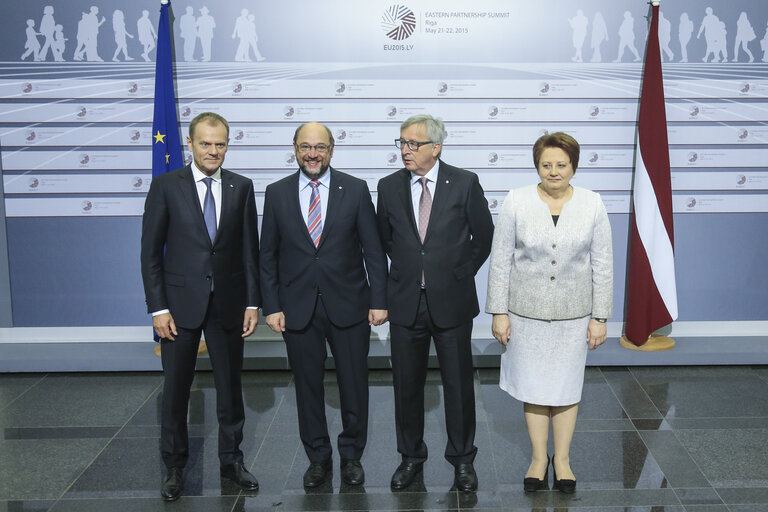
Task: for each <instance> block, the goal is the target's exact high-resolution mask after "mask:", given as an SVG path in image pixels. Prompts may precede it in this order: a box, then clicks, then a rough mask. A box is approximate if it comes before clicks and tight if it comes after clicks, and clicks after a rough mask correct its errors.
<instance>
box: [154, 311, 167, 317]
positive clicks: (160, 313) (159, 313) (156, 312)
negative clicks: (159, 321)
mask: <svg viewBox="0 0 768 512" xmlns="http://www.w3.org/2000/svg"><path fill="white" fill-rule="evenodd" d="M170 312H171V310H170V309H161V310H160V311H155V312H154V313H152V316H153V317H154V316H158V315H164V314H166V313H170Z"/></svg>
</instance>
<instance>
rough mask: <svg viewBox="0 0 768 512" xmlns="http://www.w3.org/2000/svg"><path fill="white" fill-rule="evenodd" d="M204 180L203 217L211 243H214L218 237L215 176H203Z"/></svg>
mask: <svg viewBox="0 0 768 512" xmlns="http://www.w3.org/2000/svg"><path fill="white" fill-rule="evenodd" d="M203 182H204V183H205V186H206V191H205V201H203V218H204V219H205V227H206V228H207V229H208V236H209V237H211V243H213V239H214V238H216V201H214V200H213V192H212V191H211V183H212V182H213V178H210V177H208V178H203Z"/></svg>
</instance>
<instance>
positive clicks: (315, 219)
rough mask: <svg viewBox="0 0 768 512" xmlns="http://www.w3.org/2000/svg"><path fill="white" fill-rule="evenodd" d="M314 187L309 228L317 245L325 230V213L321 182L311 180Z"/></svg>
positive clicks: (308, 218)
mask: <svg viewBox="0 0 768 512" xmlns="http://www.w3.org/2000/svg"><path fill="white" fill-rule="evenodd" d="M309 186H310V187H312V195H310V196H309V216H308V217H307V229H308V230H309V236H310V237H311V238H312V242H313V243H314V244H315V247H317V245H318V244H319V243H320V235H321V234H322V232H323V214H322V213H321V212H320V191H319V190H318V187H319V186H320V183H319V182H318V181H317V180H312V181H310V182H309Z"/></svg>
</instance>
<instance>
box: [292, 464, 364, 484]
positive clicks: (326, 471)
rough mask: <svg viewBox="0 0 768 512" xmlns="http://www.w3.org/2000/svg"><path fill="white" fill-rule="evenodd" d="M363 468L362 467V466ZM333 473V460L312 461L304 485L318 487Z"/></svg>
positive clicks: (305, 474) (305, 473)
mask: <svg viewBox="0 0 768 512" xmlns="http://www.w3.org/2000/svg"><path fill="white" fill-rule="evenodd" d="M361 469H362V468H361ZM332 473H333V465H332V464H331V460H330V459H328V460H325V461H323V462H312V463H311V464H310V465H309V467H308V468H307V470H306V471H305V472H304V487H318V486H320V485H322V483H323V482H325V481H326V480H328V477H330V476H331V474H332Z"/></svg>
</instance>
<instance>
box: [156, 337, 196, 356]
mask: <svg viewBox="0 0 768 512" xmlns="http://www.w3.org/2000/svg"><path fill="white" fill-rule="evenodd" d="M160 347H161V345H160V343H155V355H156V356H158V357H160V350H161V349H160ZM207 353H208V345H206V344H205V340H204V339H201V340H200V344H199V345H198V346H197V355H199V356H201V355H203V354H207Z"/></svg>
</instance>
